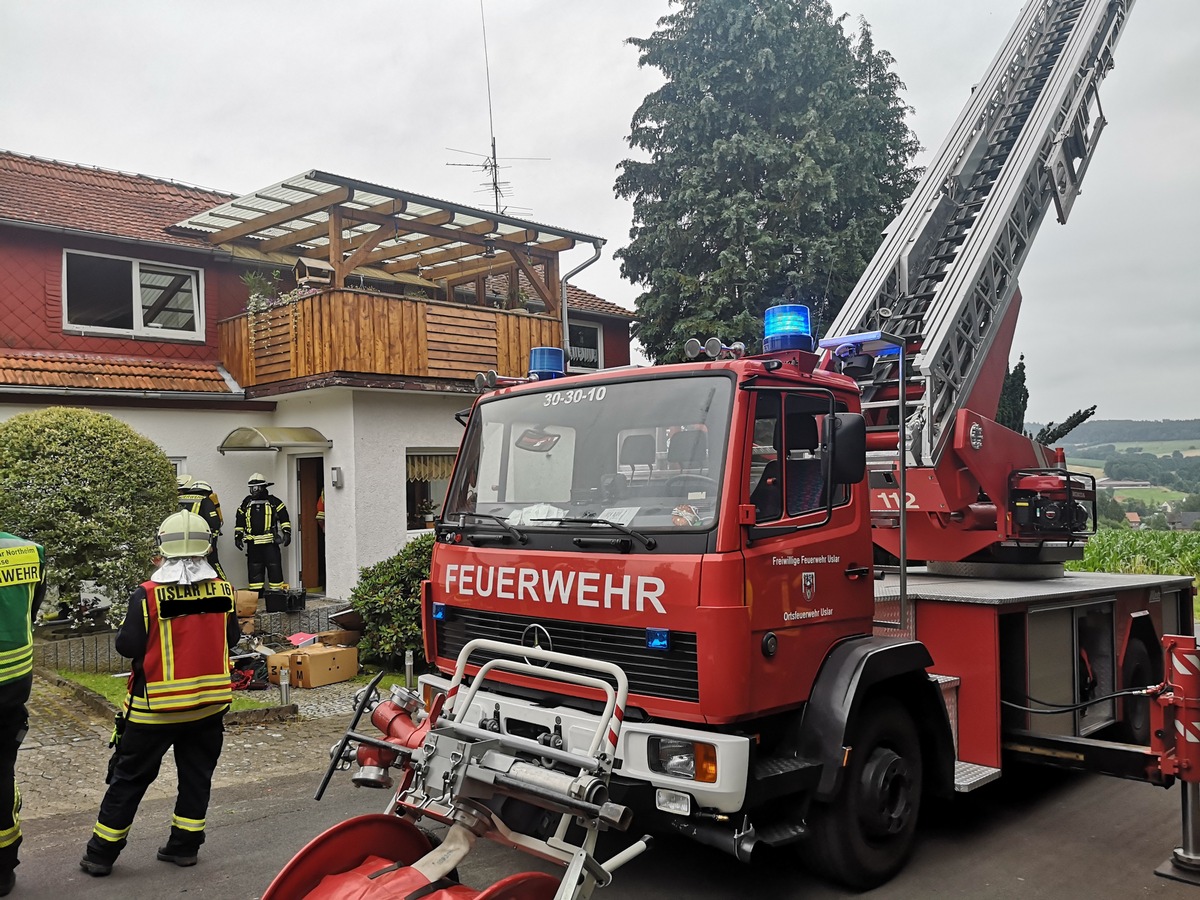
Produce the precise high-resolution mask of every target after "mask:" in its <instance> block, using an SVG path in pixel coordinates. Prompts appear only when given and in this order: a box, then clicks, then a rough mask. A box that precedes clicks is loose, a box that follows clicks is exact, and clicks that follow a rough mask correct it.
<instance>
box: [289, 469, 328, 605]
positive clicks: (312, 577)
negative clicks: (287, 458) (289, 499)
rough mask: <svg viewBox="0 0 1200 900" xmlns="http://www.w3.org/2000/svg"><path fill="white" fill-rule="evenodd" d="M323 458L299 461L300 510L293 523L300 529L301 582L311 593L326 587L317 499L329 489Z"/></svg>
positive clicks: (322, 531) (323, 538)
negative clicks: (326, 487) (326, 486)
mask: <svg viewBox="0 0 1200 900" xmlns="http://www.w3.org/2000/svg"><path fill="white" fill-rule="evenodd" d="M324 462H325V461H324V459H322V458H321V457H320V456H302V457H297V458H296V488H297V496H298V497H299V498H300V503H299V506H300V508H299V510H298V511H297V512H296V513H293V514H292V521H293V522H294V523H296V525H298V526H299V531H300V533H299V535H298V536H297V542H298V545H299V546H298V551H299V563H300V566H299V569H300V583H301V584H303V585H304V587H305V588H306V589H307V590H309V591H316V592H320V593H323V592H324V585H325V531H324V527H323V525H320V524H318V522H317V500H319V499H320V497H321V491H322V490H324V488H325V465H324Z"/></svg>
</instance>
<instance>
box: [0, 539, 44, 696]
mask: <svg viewBox="0 0 1200 900" xmlns="http://www.w3.org/2000/svg"><path fill="white" fill-rule="evenodd" d="M45 572H46V551H45V550H44V549H42V547H41V545H40V544H35V543H34V542H33V541H27V540H24V539H23V538H19V537H16V536H15V535H11V534H9V533H8V532H6V531H0V684H7V683H8V682H10V681H16V680H17V679H18V678H22V677H24V676H26V675H28V674H30V673H31V672H32V671H33V623H32V616H31V612H32V610H33V598H34V595H35V593H36V592H37V589H38V585H40V584H41V583H42V579H43V578H44V577H45Z"/></svg>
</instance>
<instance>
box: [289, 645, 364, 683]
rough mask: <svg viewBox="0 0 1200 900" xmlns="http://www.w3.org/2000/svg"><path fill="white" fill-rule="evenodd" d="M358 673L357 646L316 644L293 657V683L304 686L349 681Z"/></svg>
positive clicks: (299, 651) (291, 672)
mask: <svg viewBox="0 0 1200 900" xmlns="http://www.w3.org/2000/svg"><path fill="white" fill-rule="evenodd" d="M357 674H358V648H357V647H326V646H324V645H323V644H314V645H313V646H311V647H304V648H302V649H300V650H298V651H296V652H295V653H293V654H292V657H291V671H290V676H291V681H292V684H294V685H296V686H297V687H302V688H312V687H320V686H321V685H323V684H336V683H337V682H339V681H349V680H350V679H351V678H353V677H354V676H355V675H357Z"/></svg>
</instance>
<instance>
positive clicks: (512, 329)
mask: <svg viewBox="0 0 1200 900" xmlns="http://www.w3.org/2000/svg"><path fill="white" fill-rule="evenodd" d="M217 336H218V342H219V349H220V357H221V361H222V362H223V363H224V365H225V368H226V369H228V370H229V373H230V374H231V375H232V376H233V377H234V378H235V379H236V380H237V382H238V383H239V384H241V385H242V386H243V387H253V386H256V385H268V384H274V383H277V382H286V381H292V380H295V379H301V380H302V379H307V378H317V377H321V376H326V375H330V374H333V373H349V374H357V375H363V376H377V377H378V376H387V377H392V378H397V379H399V378H412V379H433V380H463V381H468V382H470V381H472V380H473V379H474V377H475V373H477V372H481V371H486V370H487V369H495V370H496V371H497V372H499V373H500V374H502V375H523V374H524V373H525V370H526V369H527V368H528V365H529V363H528V360H529V350H530V348H532V347H558V346H562V323H561V322H560V321H559V320H558V319H557V318H555V317H553V316H547V315H530V314H529V313H526V312H524V311H509V310H503V309H492V308H490V307H484V306H465V305H461V304H456V303H446V302H442V301H438V300H425V299H418V298H413V297H398V296H388V295H384V294H378V293H373V292H369V291H357V290H348V289H333V290H326V291H322V292H321V293H319V294H314V295H312V296H310V297H304V298H301V299H300V300H297V301H296V302H295V303H292V304H289V305H286V306H281V307H277V308H275V309H271V310H268V311H266V312H262V313H253V314H251V313H246V314H243V315H240V316H235V317H234V318H232V319H226V320H225V321H223V322H220V323H219V324H218V325H217Z"/></svg>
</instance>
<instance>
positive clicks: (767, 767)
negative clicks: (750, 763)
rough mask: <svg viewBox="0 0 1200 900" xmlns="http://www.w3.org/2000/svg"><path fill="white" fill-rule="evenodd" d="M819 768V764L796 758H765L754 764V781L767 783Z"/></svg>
mask: <svg viewBox="0 0 1200 900" xmlns="http://www.w3.org/2000/svg"><path fill="white" fill-rule="evenodd" d="M819 768H820V766H819V764H818V763H814V762H813V761H812V760H808V759H799V758H797V757H795V756H765V757H762V758H760V759H757V760H755V762H754V779H755V780H756V781H766V780H767V779H769V778H778V777H780V776H784V775H788V774H791V773H793V772H803V771H805V770H810V769H819Z"/></svg>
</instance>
